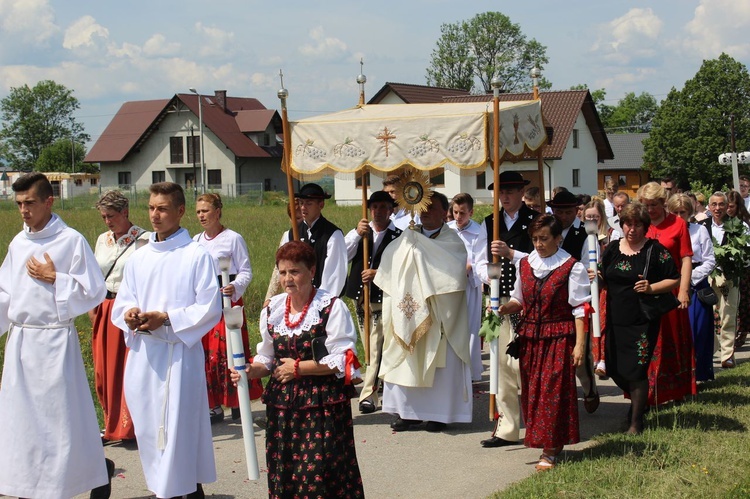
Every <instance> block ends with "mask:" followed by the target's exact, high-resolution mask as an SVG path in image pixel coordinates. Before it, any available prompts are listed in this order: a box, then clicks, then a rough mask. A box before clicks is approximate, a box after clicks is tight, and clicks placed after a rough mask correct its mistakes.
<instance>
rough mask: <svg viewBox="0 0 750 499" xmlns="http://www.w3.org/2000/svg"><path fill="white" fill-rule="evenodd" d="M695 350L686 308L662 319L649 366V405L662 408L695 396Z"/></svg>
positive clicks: (665, 315)
mask: <svg viewBox="0 0 750 499" xmlns="http://www.w3.org/2000/svg"><path fill="white" fill-rule="evenodd" d="M695 394H696V387H695V351H694V348H693V333H692V330H691V328H690V316H689V315H688V311H687V309H679V308H676V309H674V310H672V311H671V312H668V313H666V314H664V315H663V316H662V318H661V328H660V330H659V337H658V339H657V340H656V347H655V348H654V354H653V356H652V357H651V364H649V367H648V403H649V405H659V404H663V403H665V402H669V401H670V400H678V401H679V400H682V399H683V398H685V397H686V396H688V395H695Z"/></svg>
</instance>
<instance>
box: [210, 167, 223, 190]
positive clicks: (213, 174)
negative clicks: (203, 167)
mask: <svg viewBox="0 0 750 499" xmlns="http://www.w3.org/2000/svg"><path fill="white" fill-rule="evenodd" d="M207 173H208V187H209V188H211V189H221V170H208V172H207Z"/></svg>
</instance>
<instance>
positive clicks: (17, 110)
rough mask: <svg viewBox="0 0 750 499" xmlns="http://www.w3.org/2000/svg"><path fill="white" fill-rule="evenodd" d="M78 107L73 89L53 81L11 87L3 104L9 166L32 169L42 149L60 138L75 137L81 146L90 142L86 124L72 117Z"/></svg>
mask: <svg viewBox="0 0 750 499" xmlns="http://www.w3.org/2000/svg"><path fill="white" fill-rule="evenodd" d="M79 107H80V105H79V104H78V99H76V98H75V97H74V96H73V91H72V90H69V89H68V88H66V87H65V86H64V85H60V84H58V83H55V82H54V81H51V80H44V81H40V82H39V83H37V84H36V85H34V87H33V88H30V87H29V86H28V85H24V86H22V87H12V88H11V89H10V93H9V94H8V96H7V97H5V98H4V99H3V100H2V101H0V118H1V119H2V122H3V123H2V130H0V138H2V139H3V141H4V142H5V145H6V146H7V148H8V153H7V157H8V160H9V162H10V165H11V166H12V167H13V168H15V169H21V170H29V169H32V168H33V167H34V166H35V165H36V162H37V161H38V160H39V157H40V155H41V153H42V150H43V149H44V148H45V147H47V146H49V145H52V144H53V143H54V142H55V141H56V140H58V139H63V138H68V139H70V137H71V136H72V137H74V138H75V140H76V142H79V143H82V142H86V141H88V140H89V136H88V135H87V134H86V133H84V131H83V125H82V124H80V123H78V122H77V121H76V119H75V118H74V117H73V112H75V111H76V110H77V109H79Z"/></svg>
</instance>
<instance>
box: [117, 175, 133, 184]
mask: <svg viewBox="0 0 750 499" xmlns="http://www.w3.org/2000/svg"><path fill="white" fill-rule="evenodd" d="M130 178H131V177H130V172H117V184H118V185H128V186H129V185H130Z"/></svg>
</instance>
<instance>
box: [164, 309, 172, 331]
mask: <svg viewBox="0 0 750 499" xmlns="http://www.w3.org/2000/svg"><path fill="white" fill-rule="evenodd" d="M164 314H165V315H166V312H164ZM162 326H170V327H171V326H172V321H170V320H169V316H168V315H167V318H166V319H164V322H163V323H162Z"/></svg>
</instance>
